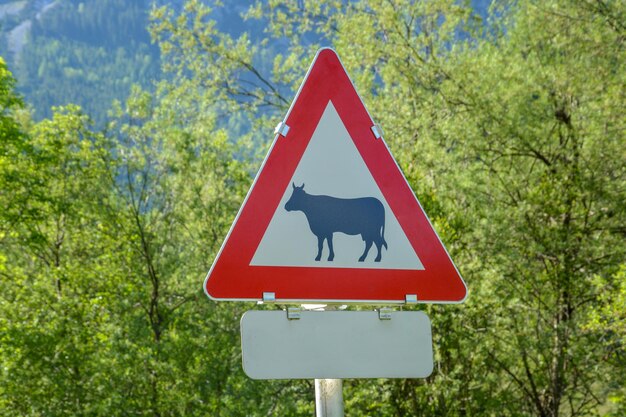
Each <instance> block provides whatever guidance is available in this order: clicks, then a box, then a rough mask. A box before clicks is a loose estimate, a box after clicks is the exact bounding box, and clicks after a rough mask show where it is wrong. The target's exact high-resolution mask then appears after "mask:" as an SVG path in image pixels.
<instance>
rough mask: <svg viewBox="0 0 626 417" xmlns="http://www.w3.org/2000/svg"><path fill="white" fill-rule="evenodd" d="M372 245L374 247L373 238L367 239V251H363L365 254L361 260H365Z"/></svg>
mask: <svg viewBox="0 0 626 417" xmlns="http://www.w3.org/2000/svg"><path fill="white" fill-rule="evenodd" d="M371 247H372V241H371V240H366V241H365V251H363V255H361V257H360V258H359V262H363V261H364V260H365V258H367V252H369V251H370V248H371Z"/></svg>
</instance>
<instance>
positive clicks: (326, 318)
mask: <svg viewBox="0 0 626 417" xmlns="http://www.w3.org/2000/svg"><path fill="white" fill-rule="evenodd" d="M387 314H388V315H387V316H386V317H385V319H383V320H381V319H380V313H379V312H377V311H301V312H298V318H297V319H295V320H294V319H288V316H287V314H286V313H285V311H279V310H272V311H247V312H246V313H245V314H244V315H243V317H242V318H241V353H242V355H241V356H242V358H241V359H242V364H243V370H244V372H245V373H246V375H248V376H249V377H250V378H253V379H305V378H306V379H327V378H426V377H428V376H429V375H430V374H431V373H432V371H433V345H432V333H431V326H430V319H429V318H428V316H427V315H426V314H425V313H424V312H422V311H392V312H389V313H387Z"/></svg>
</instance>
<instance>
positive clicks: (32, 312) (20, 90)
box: [0, 0, 626, 417]
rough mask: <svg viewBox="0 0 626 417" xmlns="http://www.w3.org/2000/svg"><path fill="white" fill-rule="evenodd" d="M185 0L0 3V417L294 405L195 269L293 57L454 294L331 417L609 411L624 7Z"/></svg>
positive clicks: (297, 400) (618, 307)
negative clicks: (358, 105)
mask: <svg viewBox="0 0 626 417" xmlns="http://www.w3.org/2000/svg"><path fill="white" fill-rule="evenodd" d="M206 3H207V2H200V1H197V0H190V1H186V2H182V1H181V2H154V3H153V2H147V1H145V2H142V1H137V2H124V1H118V0H98V1H95V0H91V1H89V0H86V1H83V2H78V1H63V0H59V1H45V0H32V1H13V2H3V3H2V4H0V18H1V19H2V34H3V35H2V39H1V40H0V43H1V44H2V45H1V46H0V50H1V51H2V55H3V56H4V60H3V61H2V62H1V63H0V103H1V107H0V111H1V113H0V415H3V416H70V415H71V416H117V415H119V416H128V415H137V416H195V415H198V416H199V415H211V416H266V415H284V416H305V415H312V414H313V412H314V411H313V407H314V405H313V403H314V401H313V386H312V381H272V382H267V381H252V380H250V379H248V378H247V377H246V376H245V375H244V374H243V372H242V370H241V363H240V361H241V354H240V347H239V318H240V316H241V314H242V313H243V312H244V311H245V310H247V309H250V308H256V307H255V306H254V305H252V304H247V303H220V304H218V303H215V302H212V301H210V300H208V299H207V298H206V296H205V295H204V294H203V293H202V289H201V284H202V281H203V278H204V275H205V274H206V272H207V271H208V269H209V267H210V265H211V262H212V260H213V257H214V256H215V254H216V251H217V250H218V248H219V246H220V244H221V242H222V240H223V238H224V236H225V234H226V232H227V230H228V227H229V226H230V223H231V222H232V220H233V218H234V216H235V213H236V211H237V209H238V207H239V205H240V204H241V202H242V200H243V198H244V196H245V193H246V191H247V190H248V188H249V186H250V184H251V181H252V178H253V176H254V174H255V173H256V171H257V169H258V167H259V164H260V161H261V159H262V157H263V155H264V153H265V152H266V150H267V147H268V145H269V143H270V140H271V139H272V136H273V135H272V128H273V126H275V125H276V123H277V122H278V121H279V120H281V119H282V117H283V116H284V114H285V111H286V109H287V107H288V105H289V103H290V101H291V98H292V97H293V95H294V94H295V90H296V89H297V87H298V85H299V83H300V82H301V80H302V78H303V76H304V73H305V71H306V69H307V68H308V65H309V64H310V62H311V60H312V58H313V56H314V54H315V51H316V50H317V49H318V48H319V47H320V46H332V47H333V48H335V49H336V50H337V52H338V53H339V55H340V57H341V58H342V60H343V63H344V65H345V66H346V68H347V71H348V73H349V74H351V76H352V77H353V80H354V82H355V84H356V88H357V90H358V91H359V92H360V93H361V96H362V98H363V100H364V101H365V104H366V105H367V107H368V108H369V110H370V111H371V113H372V115H373V117H374V118H375V119H376V121H377V122H378V123H379V124H380V125H381V126H382V127H383V129H384V131H385V138H386V141H387V143H388V145H389V147H390V148H391V151H392V153H393V154H394V156H395V157H396V159H397V160H398V163H399V165H400V167H401V168H402V170H403V172H404V173H405V175H406V177H407V179H408V181H409V183H410V185H411V187H412V188H413V190H414V191H415V193H416V195H417V197H418V198H419V200H420V202H421V203H422V205H423V206H424V208H425V211H426V212H427V213H428V215H429V217H430V219H431V221H432V222H433V224H434V227H435V229H436V230H437V231H438V233H439V234H440V236H441V238H442V240H443V241H444V243H445V245H446V246H447V248H448V250H449V251H450V252H451V255H452V258H453V259H455V262H456V264H457V266H458V267H459V269H460V271H461V273H462V274H463V276H464V278H465V280H466V282H467V284H468V287H469V291H470V294H469V298H468V299H467V301H466V302H465V303H464V304H462V305H443V306H440V305H429V306H426V305H421V306H417V307H414V308H418V309H421V310H424V311H426V312H427V313H428V315H429V317H430V318H431V320H432V325H433V338H434V349H435V371H434V372H433V375H432V376H430V377H429V378H427V379H424V380H417V379H399V380H384V379H381V380H348V381H346V382H345V384H344V398H345V401H346V414H347V415H348V416H370V415H377V416H413V415H420V416H538V417H557V416H594V415H602V416H623V415H626V357H625V353H626V352H625V342H626V308H625V305H626V261H625V255H626V140H625V129H626V125H625V123H626V118H625V117H624V109H625V108H626V88H625V86H626V68H625V63H626V56H625V41H626V23H625V22H626V5H625V3H624V2H623V1H612V0H580V1H567V0H545V1H531V0H527V1H524V0H521V1H494V2H493V3H491V4H489V5H487V3H485V2H474V3H473V4H472V3H469V2H463V1H452V0H428V1H409V0H387V1H380V2H378V1H352V2H343V1H338V0H337V1H336V0H311V1H287V0H271V1H267V2H259V3H257V4H254V5H252V6H248V4H247V3H246V2H239V1H238V2H223V4H220V3H215V4H213V3H211V4H210V5H207V4H206ZM487 6H488V7H487ZM242 16H243V17H242ZM25 22H30V23H26V24H25ZM24 24H25V26H24ZM20 34H22V35H23V36H22V35H20ZM7 62H8V64H7ZM13 74H15V78H14V75H13ZM16 79H17V81H16ZM23 97H24V98H23ZM59 105H60V106H59ZM266 308H279V306H270V307H266Z"/></svg>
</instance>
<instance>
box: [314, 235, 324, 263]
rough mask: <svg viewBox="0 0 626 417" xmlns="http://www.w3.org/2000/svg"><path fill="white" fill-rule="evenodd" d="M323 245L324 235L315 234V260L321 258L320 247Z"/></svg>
mask: <svg viewBox="0 0 626 417" xmlns="http://www.w3.org/2000/svg"><path fill="white" fill-rule="evenodd" d="M323 247H324V237H322V236H321V235H317V256H316V257H315V260H316V261H319V260H320V259H322V248H323Z"/></svg>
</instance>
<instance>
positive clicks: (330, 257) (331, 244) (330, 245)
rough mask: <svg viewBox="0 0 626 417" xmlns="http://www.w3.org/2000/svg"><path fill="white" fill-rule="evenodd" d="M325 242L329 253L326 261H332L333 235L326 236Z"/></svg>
mask: <svg viewBox="0 0 626 417" xmlns="http://www.w3.org/2000/svg"><path fill="white" fill-rule="evenodd" d="M326 241H327V242H328V250H329V251H330V253H329V254H328V260H329V261H332V260H333V259H335V251H334V250H333V234H332V233H331V234H329V235H328V236H326Z"/></svg>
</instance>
